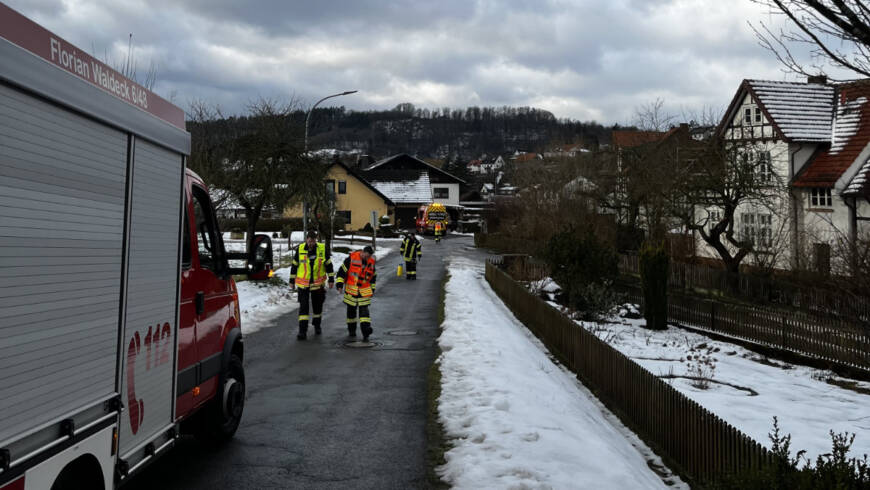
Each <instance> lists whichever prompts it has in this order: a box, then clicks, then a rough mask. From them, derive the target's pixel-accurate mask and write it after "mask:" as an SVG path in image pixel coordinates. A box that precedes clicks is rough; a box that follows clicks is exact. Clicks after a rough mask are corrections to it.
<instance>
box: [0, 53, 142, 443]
mask: <svg viewBox="0 0 870 490" xmlns="http://www.w3.org/2000/svg"><path fill="white" fill-rule="evenodd" d="M0 42H2V40H0ZM126 161H127V135H125V134H124V133H122V132H120V131H117V130H115V129H112V128H110V127H108V126H104V125H102V124H99V123H97V122H95V121H93V120H90V119H87V118H85V117H82V116H79V115H77V114H74V113H72V112H69V111H66V110H64V109H62V108H60V107H58V106H55V105H53V104H50V103H48V102H45V101H43V100H40V99H37V98H34V97H32V96H30V95H27V94H25V93H23V92H20V91H19V90H17V89H15V88H12V87H10V86H9V85H5V84H3V83H2V81H0V414H2V416H0V447H4V446H5V445H6V443H7V442H9V441H10V440H13V439H16V436H19V435H23V433H24V432H29V431H32V430H34V429H36V428H38V427H39V426H41V425H44V424H47V423H50V422H52V421H55V420H57V419H59V418H61V417H64V416H67V415H68V414H70V413H74V412H75V411H77V410H80V409H83V408H86V407H87V406H88V405H89V404H92V403H95V402H101V400H103V399H105V398H106V397H108V396H111V394H112V393H114V392H115V365H116V363H117V357H116V355H117V342H118V317H119V306H120V287H119V285H120V280H121V269H122V267H121V265H122V252H123V239H124V236H123V233H124V200H125V185H126V184H125V182H126V172H127V170H126V168H127V163H126ZM13 457H14V455H13Z"/></svg>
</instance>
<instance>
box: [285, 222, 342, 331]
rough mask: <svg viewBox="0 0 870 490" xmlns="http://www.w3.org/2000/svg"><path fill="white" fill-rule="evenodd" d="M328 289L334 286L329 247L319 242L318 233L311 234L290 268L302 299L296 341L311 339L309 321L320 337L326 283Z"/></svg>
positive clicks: (292, 279) (299, 296) (292, 278)
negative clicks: (309, 305) (309, 310)
mask: <svg viewBox="0 0 870 490" xmlns="http://www.w3.org/2000/svg"><path fill="white" fill-rule="evenodd" d="M327 277H328V278H329V288H330V289H332V286H333V285H334V284H335V273H334V272H333V270H332V259H331V258H330V254H329V250H327V249H326V245H325V244H323V243H318V242H317V232H316V231H309V232H308V236H306V237H305V242H304V243H301V244H299V248H297V249H296V254H295V255H294V256H293V262H292V264H291V265H290V289H294V288H295V289H296V295H297V296H298V298H299V333H298V334H297V335H296V339H297V340H305V339H306V338H307V337H308V320H309V318H310V319H311V324H312V325H314V334H315V335H320V334H321V333H322V330H321V329H320V320H321V317H322V316H323V302H324V301H325V300H326V282H327V281H326V280H327ZM309 298H311V307H312V308H311V309H312V310H314V312H313V314H312V315H311V316H310V317H309V315H308V300H309Z"/></svg>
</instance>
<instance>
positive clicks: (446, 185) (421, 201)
mask: <svg viewBox="0 0 870 490" xmlns="http://www.w3.org/2000/svg"><path fill="white" fill-rule="evenodd" d="M360 175H362V176H363V177H364V178H365V179H366V180H367V181H368V182H369V183H371V185H372V186H373V187H375V188H376V189H377V190H378V191H380V192H382V193H383V194H384V195H386V196H387V197H389V199H390V200H391V201H392V202H394V203H395V205H396V219H397V220H400V221H401V224H402V227H409V226H410V225H411V224H412V223H413V221H414V218H415V217H416V215H417V208H419V207H420V206H422V205H425V204H429V203H432V202H440V203H442V204H444V205H446V206H448V207H453V208H459V186H460V185H461V184H464V183H465V181H464V180H462V179H460V178H459V177H456V176H454V175H452V174H450V173H448V172H445V171H444V170H441V169H440V168H438V167H435V166H433V165H430V164H428V163H426V162H424V161H423V160H420V159H418V158H414V157H412V156H411V155H408V154H405V153H400V154H398V155H393V156H391V157H388V158H385V159H383V160H379V161H377V162H375V163H373V164H371V165H369V166H368V167H366V168H364V169H362V171H361V172H360Z"/></svg>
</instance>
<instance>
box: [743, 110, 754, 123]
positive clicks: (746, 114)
mask: <svg viewBox="0 0 870 490" xmlns="http://www.w3.org/2000/svg"><path fill="white" fill-rule="evenodd" d="M751 124H752V108H751V107H746V108H745V109H743V125H744V126H749V125H751Z"/></svg>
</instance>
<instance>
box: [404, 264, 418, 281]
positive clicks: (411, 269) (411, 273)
mask: <svg viewBox="0 0 870 490" xmlns="http://www.w3.org/2000/svg"><path fill="white" fill-rule="evenodd" d="M405 279H417V261H416V260H408V259H405Z"/></svg>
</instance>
